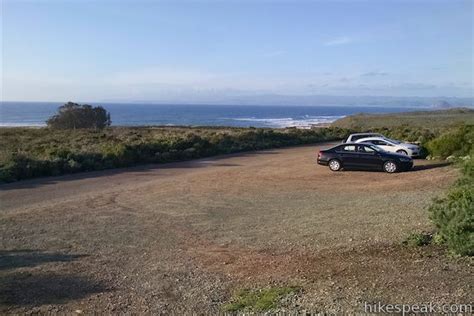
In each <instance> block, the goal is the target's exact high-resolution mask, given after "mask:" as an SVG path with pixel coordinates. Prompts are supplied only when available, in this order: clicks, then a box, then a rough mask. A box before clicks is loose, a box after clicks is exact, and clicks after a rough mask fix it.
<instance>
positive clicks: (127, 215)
mask: <svg viewBox="0 0 474 316" xmlns="http://www.w3.org/2000/svg"><path fill="white" fill-rule="evenodd" d="M327 146H329V144H326V145H322V146H320V147H327ZM318 149H319V147H318V146H304V147H295V148H288V149H278V150H268V151H260V152H252V153H243V154H237V155H229V156H223V157H216V158H209V159H201V160H196V161H190V162H182V163H173V164H167V165H153V166H143V167H137V168H129V169H121V170H110V171H103V172H91V173H84V174H78V175H72V176H63V177H56V178H45V179H37V180H31V181H23V182H19V183H14V184H8V185H2V186H0V201H1V207H0V216H1V217H0V234H1V241H0V243H1V250H0V312H4V313H5V312H7V313H25V312H41V313H44V312H51V313H55V312H76V313H91V312H94V311H98V312H127V313H145V312H150V313H154V314H160V313H164V314H166V313H185V312H188V313H189V312H196V313H216V312H218V311H219V310H220V306H221V305H222V304H223V303H225V302H227V301H228V299H229V298H230V296H231V294H232V292H233V291H235V290H236V289H239V288H243V287H251V288H261V287H268V286H278V285H281V286H291V285H295V286H300V287H301V288H302V290H301V291H300V292H299V293H298V295H297V296H295V297H292V298H287V299H286V301H284V302H282V305H283V307H282V309H283V310H292V311H295V310H299V311H313V312H317V311H328V312H337V311H348V312H362V311H363V310H362V309H361V308H362V306H363V303H364V302H366V301H367V302H377V301H381V302H385V303H426V302H433V303H440V304H441V303H470V302H472V301H473V294H472V293H473V291H472V284H474V282H473V281H474V278H473V273H472V272H473V271H472V262H471V261H469V260H468V259H459V258H450V257H449V256H447V255H446V254H445V252H444V250H443V249H440V248H437V247H435V246H426V247H423V248H409V247H404V246H401V242H402V240H403V239H404V238H405V237H406V236H407V235H408V234H410V233H412V232H423V231H431V230H432V229H433V227H432V226H431V224H430V222H429V219H428V214H427V212H426V206H427V205H428V204H429V203H430V200H431V199H432V198H433V197H435V196H437V195H438V194H440V193H441V192H443V190H445V189H446V188H447V187H448V186H449V185H450V184H451V183H452V182H453V181H454V180H455V178H456V176H457V172H456V171H455V170H454V169H452V168H451V167H449V166H445V165H443V164H440V163H438V162H433V161H421V160H420V161H416V162H415V168H414V170H413V171H410V172H405V173H398V174H393V175H390V174H385V173H382V172H363V171H342V172H337V173H333V172H331V171H329V169H328V168H327V167H323V166H318V165H316V164H315V157H316V152H317V150H318Z"/></svg>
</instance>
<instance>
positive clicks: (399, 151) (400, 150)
mask: <svg viewBox="0 0 474 316" xmlns="http://www.w3.org/2000/svg"><path fill="white" fill-rule="evenodd" d="M397 154H401V155H405V156H408V153H407V152H406V150H403V149H399V150H397Z"/></svg>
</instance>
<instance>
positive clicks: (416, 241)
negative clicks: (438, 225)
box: [403, 233, 433, 247]
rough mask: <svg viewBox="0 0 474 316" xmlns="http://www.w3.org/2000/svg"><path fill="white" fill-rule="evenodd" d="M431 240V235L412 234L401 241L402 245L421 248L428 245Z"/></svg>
mask: <svg viewBox="0 0 474 316" xmlns="http://www.w3.org/2000/svg"><path fill="white" fill-rule="evenodd" d="M432 239H433V236H432V235H431V234H425V233H412V234H410V235H408V237H407V238H406V239H405V240H404V241H403V244H404V245H407V246H411V247H421V246H426V245H429V244H430V243H431V240H432Z"/></svg>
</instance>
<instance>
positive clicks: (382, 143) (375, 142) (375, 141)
mask: <svg viewBox="0 0 474 316" xmlns="http://www.w3.org/2000/svg"><path fill="white" fill-rule="evenodd" d="M372 144H374V145H379V146H388V144H387V143H386V142H384V141H383V140H373V141H372Z"/></svg>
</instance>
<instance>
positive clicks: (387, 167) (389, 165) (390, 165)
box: [383, 160, 398, 173]
mask: <svg viewBox="0 0 474 316" xmlns="http://www.w3.org/2000/svg"><path fill="white" fill-rule="evenodd" d="M383 171H385V172H387V173H395V172H397V171H398V165H397V163H396V162H395V161H393V160H389V161H386V162H385V163H384V164H383Z"/></svg>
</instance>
